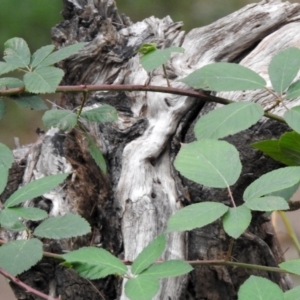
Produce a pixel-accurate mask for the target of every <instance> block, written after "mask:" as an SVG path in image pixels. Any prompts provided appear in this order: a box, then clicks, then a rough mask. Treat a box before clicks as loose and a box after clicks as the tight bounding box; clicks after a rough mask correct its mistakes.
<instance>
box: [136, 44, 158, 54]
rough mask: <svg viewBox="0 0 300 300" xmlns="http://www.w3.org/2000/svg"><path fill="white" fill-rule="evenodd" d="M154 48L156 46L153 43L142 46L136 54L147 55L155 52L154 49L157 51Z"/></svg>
mask: <svg viewBox="0 0 300 300" xmlns="http://www.w3.org/2000/svg"><path fill="white" fill-rule="evenodd" d="M156 46H157V45H156V44H155V43H148V44H143V45H142V46H141V48H140V49H138V50H137V51H136V52H138V53H142V54H147V53H149V52H152V51H153V50H156V49H157V47H156Z"/></svg>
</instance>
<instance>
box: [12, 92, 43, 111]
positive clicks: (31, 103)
mask: <svg viewBox="0 0 300 300" xmlns="http://www.w3.org/2000/svg"><path fill="white" fill-rule="evenodd" d="M11 99H13V101H15V102H16V103H18V104H19V105H20V106H22V107H25V108H26V107H29V108H31V109H34V110H45V109H48V106H47V105H46V104H45V102H44V100H43V99H42V98H41V97H40V96H37V95H22V96H17V97H12V98H11Z"/></svg>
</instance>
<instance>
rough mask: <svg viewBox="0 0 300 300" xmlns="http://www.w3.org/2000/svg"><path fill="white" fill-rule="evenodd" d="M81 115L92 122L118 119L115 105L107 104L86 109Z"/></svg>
mask: <svg viewBox="0 0 300 300" xmlns="http://www.w3.org/2000/svg"><path fill="white" fill-rule="evenodd" d="M80 116H81V117H82V118H84V119H86V120H88V121H91V122H99V123H104V122H113V121H115V120H117V117H118V113H117V110H116V109H115V108H114V107H113V106H111V105H108V104H105V105H102V106H100V107H97V108H94V109H90V110H85V111H84V112H82V114H81V115H80Z"/></svg>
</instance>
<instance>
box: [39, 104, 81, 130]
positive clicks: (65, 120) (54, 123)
mask: <svg viewBox="0 0 300 300" xmlns="http://www.w3.org/2000/svg"><path fill="white" fill-rule="evenodd" d="M42 120H43V123H44V125H45V126H46V127H47V128H50V127H57V128H59V129H60V130H62V131H67V130H71V129H72V128H74V127H75V126H76V124H77V116H76V114H75V113H73V112H71V111H69V110H56V109H50V110H48V111H46V112H45V114H44V115H43V118H42Z"/></svg>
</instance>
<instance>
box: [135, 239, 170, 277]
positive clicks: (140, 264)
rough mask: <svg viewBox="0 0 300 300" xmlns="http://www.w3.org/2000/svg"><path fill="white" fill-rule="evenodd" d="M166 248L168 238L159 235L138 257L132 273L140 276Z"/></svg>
mask: <svg viewBox="0 0 300 300" xmlns="http://www.w3.org/2000/svg"><path fill="white" fill-rule="evenodd" d="M165 247H166V238H165V236H164V235H159V236H158V237H157V238H156V239H155V240H154V241H152V242H151V243H150V244H149V245H148V246H147V247H145V248H144V249H143V250H142V252H141V253H140V254H139V255H138V256H137V258H136V259H135V260H134V262H133V264H132V268H131V271H132V273H133V274H140V273H141V272H143V271H144V270H145V269H147V268H148V267H149V266H150V265H152V264H153V263H154V262H155V261H156V260H157V259H158V258H159V257H160V256H161V255H162V253H163V252H164V250H165Z"/></svg>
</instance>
